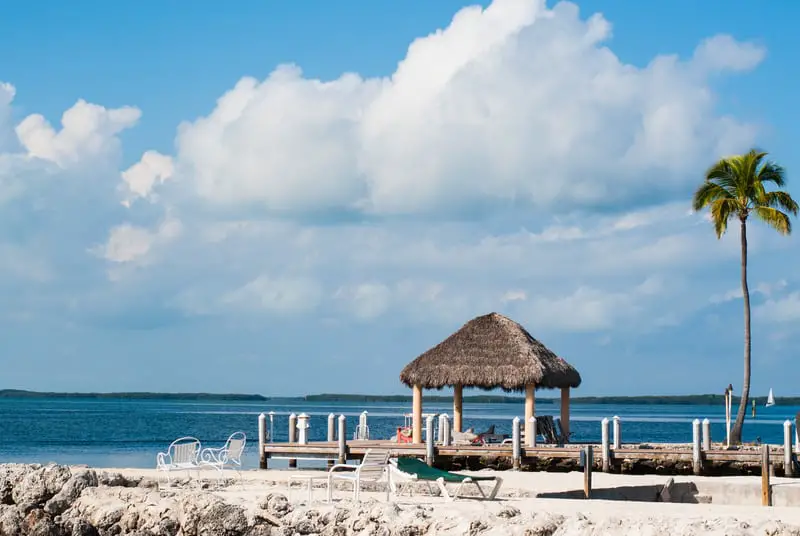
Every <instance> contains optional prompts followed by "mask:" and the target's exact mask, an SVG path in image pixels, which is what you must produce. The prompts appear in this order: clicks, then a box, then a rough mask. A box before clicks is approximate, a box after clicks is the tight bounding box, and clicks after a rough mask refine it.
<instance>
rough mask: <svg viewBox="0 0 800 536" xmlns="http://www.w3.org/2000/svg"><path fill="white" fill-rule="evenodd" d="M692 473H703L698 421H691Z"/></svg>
mask: <svg viewBox="0 0 800 536" xmlns="http://www.w3.org/2000/svg"><path fill="white" fill-rule="evenodd" d="M692 471H693V472H694V474H695V475H700V474H702V473H703V460H702V458H701V453H700V419H695V420H693V421H692Z"/></svg>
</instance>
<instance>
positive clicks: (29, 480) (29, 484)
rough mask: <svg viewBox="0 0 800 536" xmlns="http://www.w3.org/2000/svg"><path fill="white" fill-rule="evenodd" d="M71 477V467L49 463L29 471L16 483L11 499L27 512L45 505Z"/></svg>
mask: <svg viewBox="0 0 800 536" xmlns="http://www.w3.org/2000/svg"><path fill="white" fill-rule="evenodd" d="M71 477H72V474H71V473H70V470H69V467H66V466H63V465H47V466H45V467H40V468H38V469H34V470H32V471H27V472H26V473H25V475H24V476H23V477H22V479H21V480H19V481H18V482H17V483H16V484H15V485H14V487H13V490H12V492H11V499H12V501H13V502H14V504H15V505H17V507H18V508H20V509H21V510H22V511H23V512H25V513H27V512H28V511H29V510H32V509H33V508H36V507H38V506H42V505H44V503H45V502H47V501H48V500H49V499H50V498H51V497H53V496H54V495H55V494H56V493H58V492H59V491H61V488H62V487H64V484H66V483H67V481H68V480H69V479H70V478H71Z"/></svg>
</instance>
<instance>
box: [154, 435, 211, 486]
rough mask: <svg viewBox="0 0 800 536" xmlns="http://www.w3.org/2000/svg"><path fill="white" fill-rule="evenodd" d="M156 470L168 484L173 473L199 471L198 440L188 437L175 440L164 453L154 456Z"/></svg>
mask: <svg viewBox="0 0 800 536" xmlns="http://www.w3.org/2000/svg"><path fill="white" fill-rule="evenodd" d="M156 469H157V470H158V471H162V472H163V473H164V474H165V475H166V478H167V483H168V484H169V483H170V482H171V481H170V473H171V472H173V471H192V470H198V469H200V440H199V439H197V438H195V437H188V436H187V437H181V438H179V439H176V440H175V441H173V442H172V443H171V444H170V446H169V448H168V449H167V451H166V452H159V453H158V454H156Z"/></svg>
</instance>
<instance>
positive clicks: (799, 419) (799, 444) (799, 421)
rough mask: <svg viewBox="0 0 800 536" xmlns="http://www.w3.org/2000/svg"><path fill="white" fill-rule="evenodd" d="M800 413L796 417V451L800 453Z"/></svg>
mask: <svg viewBox="0 0 800 536" xmlns="http://www.w3.org/2000/svg"><path fill="white" fill-rule="evenodd" d="M798 425H800V413H798V414H797V415H795V417H794V451H795V452H796V453H797V454H798V455H800V426H798Z"/></svg>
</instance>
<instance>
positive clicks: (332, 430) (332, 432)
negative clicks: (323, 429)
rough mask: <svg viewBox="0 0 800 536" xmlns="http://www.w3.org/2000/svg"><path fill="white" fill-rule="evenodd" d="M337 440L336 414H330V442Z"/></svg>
mask: <svg viewBox="0 0 800 536" xmlns="http://www.w3.org/2000/svg"><path fill="white" fill-rule="evenodd" d="M334 441H336V415H334V414H333V413H329V414H328V442H330V443H333V442H334Z"/></svg>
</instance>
